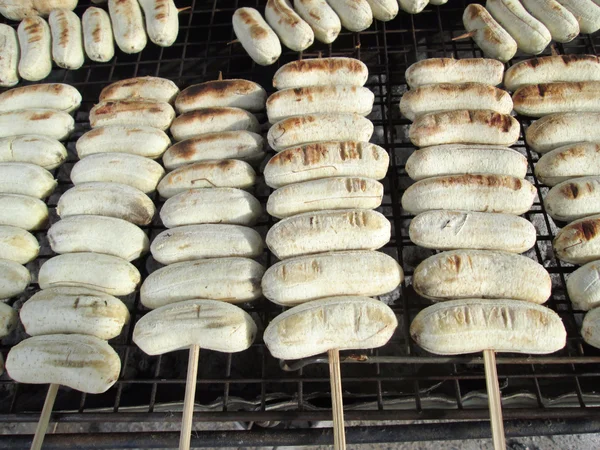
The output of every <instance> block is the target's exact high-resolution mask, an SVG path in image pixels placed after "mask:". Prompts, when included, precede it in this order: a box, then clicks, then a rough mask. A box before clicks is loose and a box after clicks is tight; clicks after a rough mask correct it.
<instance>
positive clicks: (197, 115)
mask: <svg viewBox="0 0 600 450" xmlns="http://www.w3.org/2000/svg"><path fill="white" fill-rule="evenodd" d="M228 114H231V110H229V109H228V108H202V109H199V110H197V111H190V112H187V113H185V114H182V115H181V116H179V117H178V118H177V119H175V120H176V121H177V122H178V123H193V122H195V121H196V120H204V119H205V118H210V117H215V118H218V117H220V116H226V115H228Z"/></svg>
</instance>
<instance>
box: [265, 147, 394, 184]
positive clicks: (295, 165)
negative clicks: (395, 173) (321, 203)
mask: <svg viewBox="0 0 600 450" xmlns="http://www.w3.org/2000/svg"><path fill="white" fill-rule="evenodd" d="M389 163H390V158H389V155H388V154H387V152H386V151H385V150H384V149H383V148H381V147H379V146H378V145H375V144H370V143H368V142H356V141H346V142H339V141H338V142H336V141H331V142H320V143H314V144H307V145H303V146H301V147H293V148H288V149H286V150H284V151H282V152H280V153H278V154H277V155H275V156H273V157H272V158H271V159H270V160H269V162H268V163H267V165H266V166H265V169H264V175H265V183H267V185H269V186H271V187H273V188H278V187H281V186H285V185H288V184H292V183H300V182H302V181H309V180H316V179H319V178H327V177H334V176H355V177H366V178H374V179H376V180H381V179H382V178H384V177H385V174H386V173H387V170H388V166H389Z"/></svg>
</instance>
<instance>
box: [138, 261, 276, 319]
mask: <svg viewBox="0 0 600 450" xmlns="http://www.w3.org/2000/svg"><path fill="white" fill-rule="evenodd" d="M264 272H265V268H264V267H263V266H262V265H260V264H259V263H257V262H256V261H254V260H252V259H249V258H211V259H203V260H200V261H187V262H181V263H175V264H170V265H168V266H166V267H163V268H161V269H158V270H157V271H155V272H152V273H151V274H150V275H149V276H148V278H146V279H145V280H144V283H143V284H142V287H141V289H140V299H141V302H142V304H143V305H144V306H146V307H147V308H150V309H154V308H159V307H161V306H164V305H169V304H171V303H177V302H181V301H185V300H192V299H195V298H205V299H208V300H220V301H224V302H227V303H244V302H249V301H252V300H256V299H257V298H258V297H260V296H261V294H262V291H261V288H260V281H261V279H262V277H263V274H264ZM199 280H202V281H201V282H198V281H199Z"/></svg>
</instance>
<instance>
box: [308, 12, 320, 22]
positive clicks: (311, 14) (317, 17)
mask: <svg viewBox="0 0 600 450" xmlns="http://www.w3.org/2000/svg"><path fill="white" fill-rule="evenodd" d="M308 15H309V16H310V17H312V18H313V19H315V20H321V16H319V15H318V14H317V13H315V12H313V11H311V12H309V13H308Z"/></svg>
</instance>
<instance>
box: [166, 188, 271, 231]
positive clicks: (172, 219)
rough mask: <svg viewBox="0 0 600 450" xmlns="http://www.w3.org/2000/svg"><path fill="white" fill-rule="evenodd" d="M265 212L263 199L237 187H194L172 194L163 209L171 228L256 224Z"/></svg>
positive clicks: (167, 225) (167, 223)
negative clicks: (219, 224)
mask: <svg viewBox="0 0 600 450" xmlns="http://www.w3.org/2000/svg"><path fill="white" fill-rule="evenodd" d="M261 214H262V206H261V204H260V202H259V201H258V200H257V199H256V198H255V197H254V196H253V195H252V194H250V193H248V192H246V191H243V190H241V189H235V188H205V189H190V190H187V191H183V192H180V193H179V194H177V195H175V196H173V197H171V198H169V199H168V200H167V201H166V202H165V204H164V205H163V206H162V208H161V210H160V218H161V220H162V222H163V224H164V226H165V227H167V228H173V227H179V226H182V225H196V224H202V223H229V224H234V225H248V226H250V225H254V223H255V222H256V221H257V219H258V217H259V216H260V215H261Z"/></svg>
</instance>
